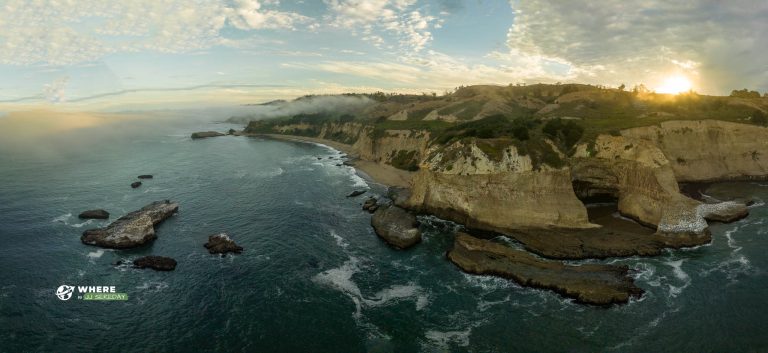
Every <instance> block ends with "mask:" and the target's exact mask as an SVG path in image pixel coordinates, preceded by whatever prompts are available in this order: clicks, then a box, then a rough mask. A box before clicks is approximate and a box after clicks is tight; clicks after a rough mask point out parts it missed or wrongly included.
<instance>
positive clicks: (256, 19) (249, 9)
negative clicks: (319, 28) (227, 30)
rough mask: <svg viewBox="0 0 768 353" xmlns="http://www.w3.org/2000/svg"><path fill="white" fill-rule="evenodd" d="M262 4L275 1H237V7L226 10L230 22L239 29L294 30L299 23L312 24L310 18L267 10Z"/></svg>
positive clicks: (293, 13)
mask: <svg viewBox="0 0 768 353" xmlns="http://www.w3.org/2000/svg"><path fill="white" fill-rule="evenodd" d="M262 3H265V4H273V3H276V2H275V1H261V2H260V1H258V0H235V6H234V7H231V8H229V7H228V8H226V10H225V13H226V14H227V18H228V19H229V21H230V22H231V23H232V24H233V25H234V26H235V27H237V28H239V29H275V28H284V29H294V28H295V27H294V26H295V25H296V24H298V23H307V22H310V21H311V20H310V18H309V17H306V16H302V15H300V14H298V13H295V12H286V11H277V10H266V9H263V8H262Z"/></svg>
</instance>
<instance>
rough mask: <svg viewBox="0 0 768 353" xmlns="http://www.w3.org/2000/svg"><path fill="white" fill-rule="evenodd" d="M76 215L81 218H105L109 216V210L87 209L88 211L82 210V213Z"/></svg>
mask: <svg viewBox="0 0 768 353" xmlns="http://www.w3.org/2000/svg"><path fill="white" fill-rule="evenodd" d="M77 217H78V218H82V219H107V218H109V212H107V211H104V210H102V209H98V210H88V211H83V212H82V213H80V214H79V215H77Z"/></svg>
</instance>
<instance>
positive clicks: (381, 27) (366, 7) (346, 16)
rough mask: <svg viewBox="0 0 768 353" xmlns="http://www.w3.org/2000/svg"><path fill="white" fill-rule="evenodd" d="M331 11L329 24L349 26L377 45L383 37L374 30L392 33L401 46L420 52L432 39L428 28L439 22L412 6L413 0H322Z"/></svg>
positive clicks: (380, 45) (381, 45)
mask: <svg viewBox="0 0 768 353" xmlns="http://www.w3.org/2000/svg"><path fill="white" fill-rule="evenodd" d="M325 3H326V5H327V6H328V10H329V11H330V13H331V15H330V24H331V25H332V26H336V27H340V28H348V29H352V30H354V31H356V32H355V33H358V32H359V34H361V35H362V38H363V39H364V40H366V41H368V42H369V43H371V44H372V45H374V46H376V47H379V48H381V47H383V46H384V45H385V43H386V41H385V39H384V38H383V37H382V36H381V35H380V34H376V33H375V32H382V31H383V32H387V33H389V34H391V35H393V36H395V37H396V38H397V40H398V44H399V46H400V47H401V48H402V49H405V50H407V51H409V52H419V51H421V50H422V49H424V48H425V47H426V46H427V44H428V43H429V42H430V41H431V40H432V33H431V28H434V27H435V26H438V25H439V24H440V23H441V22H440V21H438V19H437V18H436V17H433V16H429V15H425V14H423V13H422V10H420V9H413V8H412V7H413V5H414V4H415V3H416V1H415V0H325Z"/></svg>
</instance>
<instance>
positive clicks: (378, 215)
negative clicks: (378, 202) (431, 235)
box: [371, 205, 421, 249]
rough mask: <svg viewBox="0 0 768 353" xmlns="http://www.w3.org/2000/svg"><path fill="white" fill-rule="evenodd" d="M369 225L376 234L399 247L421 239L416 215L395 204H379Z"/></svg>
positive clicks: (412, 244) (416, 242) (403, 247)
mask: <svg viewBox="0 0 768 353" xmlns="http://www.w3.org/2000/svg"><path fill="white" fill-rule="evenodd" d="M371 226H373V230H374V231H375V232H376V235H378V236H379V237H380V238H382V239H384V241H386V242H387V243H389V244H390V245H392V246H394V247H396V248H399V249H406V248H409V247H411V246H414V245H416V244H418V243H419V242H420V241H421V231H419V228H418V226H419V223H418V221H416V216H414V215H413V214H411V213H409V212H408V211H406V210H404V209H402V208H400V207H397V206H392V205H383V206H379V208H378V209H377V210H376V212H374V213H373V217H371Z"/></svg>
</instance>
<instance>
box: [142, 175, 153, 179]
mask: <svg viewBox="0 0 768 353" xmlns="http://www.w3.org/2000/svg"><path fill="white" fill-rule="evenodd" d="M152 178H153V177H152V175H150V174H142V175H139V179H152Z"/></svg>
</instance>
